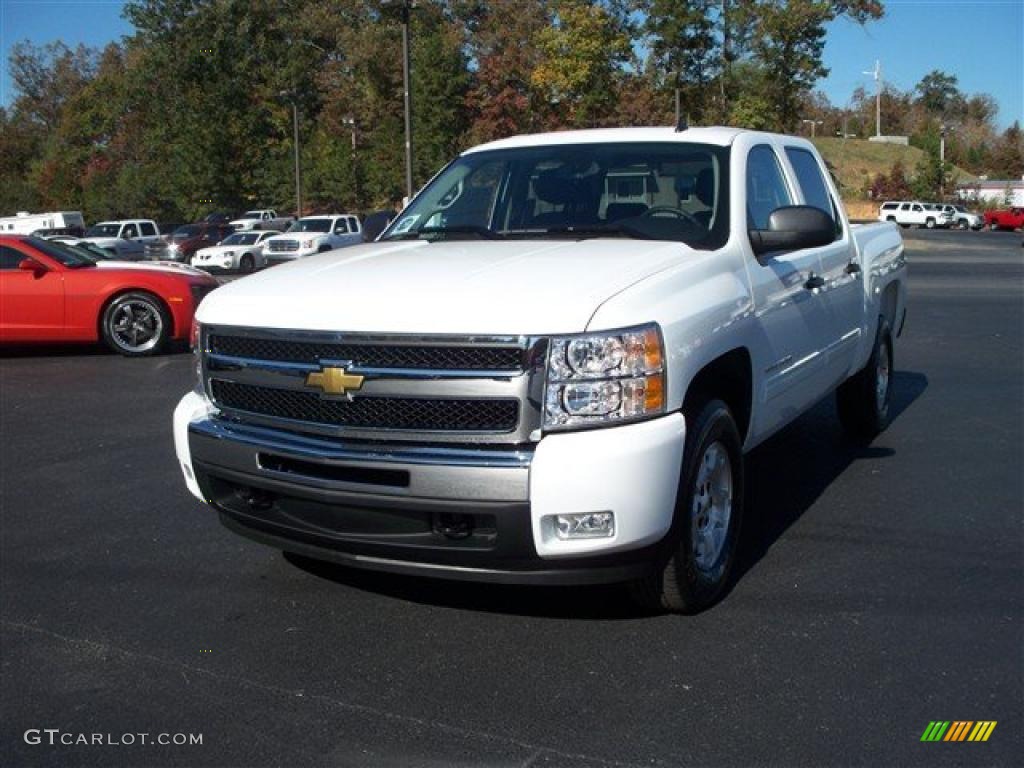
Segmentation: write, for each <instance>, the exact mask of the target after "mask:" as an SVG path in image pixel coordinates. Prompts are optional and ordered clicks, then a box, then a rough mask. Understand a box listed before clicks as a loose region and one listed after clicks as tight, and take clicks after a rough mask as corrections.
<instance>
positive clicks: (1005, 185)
mask: <svg viewBox="0 0 1024 768" xmlns="http://www.w3.org/2000/svg"><path fill="white" fill-rule="evenodd" d="M956 195H957V197H958V198H960V199H961V200H963V201H964V202H979V201H986V202H993V203H998V204H999V205H1006V206H1012V207H1015V208H1016V207H1024V179H979V180H978V181H969V182H966V183H964V184H957V185H956Z"/></svg>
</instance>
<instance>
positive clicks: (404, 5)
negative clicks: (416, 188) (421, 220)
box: [380, 0, 416, 200]
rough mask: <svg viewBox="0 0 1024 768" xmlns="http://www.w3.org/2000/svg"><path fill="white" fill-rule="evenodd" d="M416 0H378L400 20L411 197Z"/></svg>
mask: <svg viewBox="0 0 1024 768" xmlns="http://www.w3.org/2000/svg"><path fill="white" fill-rule="evenodd" d="M415 3H416V0H380V4H381V6H382V7H384V8H397V9H398V12H399V14H400V19H401V21H402V90H403V99H404V101H405V195H406V197H407V198H408V199H410V200H411V199H412V193H413V188H412V53H411V52H410V49H409V46H410V31H409V20H410V16H411V13H412V10H413V8H414V7H415Z"/></svg>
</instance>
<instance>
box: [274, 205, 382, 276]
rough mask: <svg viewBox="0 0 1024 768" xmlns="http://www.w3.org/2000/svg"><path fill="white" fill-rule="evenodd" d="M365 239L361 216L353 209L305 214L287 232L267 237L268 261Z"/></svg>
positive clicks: (276, 262)
mask: <svg viewBox="0 0 1024 768" xmlns="http://www.w3.org/2000/svg"><path fill="white" fill-rule="evenodd" d="M362 242H363V228H362V226H361V224H360V223H359V217H358V216H354V215H352V214H349V213H345V214H342V213H332V214H327V215H322V216H304V217H303V218H301V219H299V220H298V221H296V222H294V223H293V224H292V225H291V226H290V227H289V228H288V231H287V232H285V233H284V234H280V235H274V236H273V237H270V238H267V240H266V242H265V243H264V248H263V253H264V255H265V256H266V257H267V264H268V265H273V264H281V263H284V262H286V261H294V260H295V259H300V258H302V257H303V256H310V255H312V254H314V253H323V252H324V251H330V250H333V249H334V248H345V247H347V246H350V245H358V244H359V243H362Z"/></svg>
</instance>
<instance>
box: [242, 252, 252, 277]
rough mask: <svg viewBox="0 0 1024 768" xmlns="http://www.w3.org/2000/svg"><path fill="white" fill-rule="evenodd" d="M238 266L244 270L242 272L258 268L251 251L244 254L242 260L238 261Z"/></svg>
mask: <svg viewBox="0 0 1024 768" xmlns="http://www.w3.org/2000/svg"><path fill="white" fill-rule="evenodd" d="M238 267H239V269H241V270H242V272H244V273H246V274H248V273H250V272H252V271H253V269H255V268H256V264H255V262H254V261H253V260H252V254H249V253H246V254H243V256H242V260H241V261H240V262H239V263H238Z"/></svg>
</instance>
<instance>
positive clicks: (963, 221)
mask: <svg viewBox="0 0 1024 768" xmlns="http://www.w3.org/2000/svg"><path fill="white" fill-rule="evenodd" d="M957 228H958V229H964V230H966V229H967V219H960V222H959V223H958V224H957Z"/></svg>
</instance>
